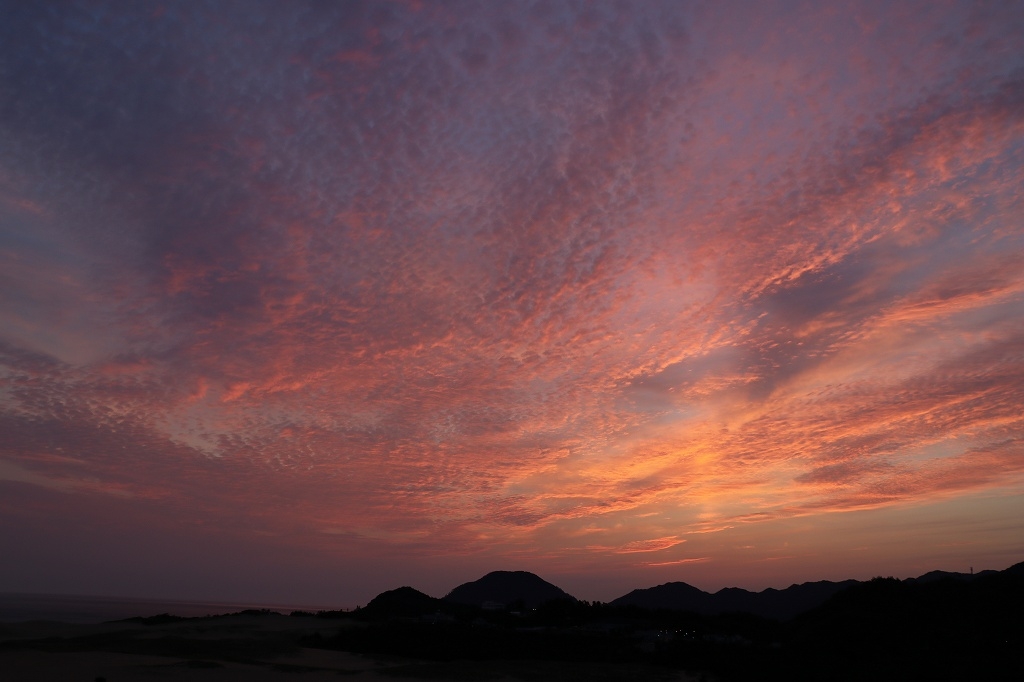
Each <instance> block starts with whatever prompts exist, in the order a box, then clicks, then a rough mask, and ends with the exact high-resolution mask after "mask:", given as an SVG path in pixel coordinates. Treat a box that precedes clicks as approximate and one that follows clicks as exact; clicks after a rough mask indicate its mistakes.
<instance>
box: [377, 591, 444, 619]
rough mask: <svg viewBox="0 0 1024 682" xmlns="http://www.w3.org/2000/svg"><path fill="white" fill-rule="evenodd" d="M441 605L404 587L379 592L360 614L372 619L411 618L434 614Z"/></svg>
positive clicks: (438, 601)
mask: <svg viewBox="0 0 1024 682" xmlns="http://www.w3.org/2000/svg"><path fill="white" fill-rule="evenodd" d="M443 605H444V604H443V602H442V601H441V600H440V599H435V598H434V597H431V596H430V595H427V594H423V593H422V592H420V591H419V590H416V589H413V588H411V587H408V586H406V587H399V588H397V589H394V590H388V591H387V592H381V593H380V594H378V595H377V596H376V597H374V598H373V599H371V600H370V603H369V604H367V605H366V607H364V608H363V609H362V613H363V615H364V616H369V617H374V618H411V617H417V616H423V615H427V614H430V613H434V612H436V611H438V610H439V608H440V607H441V606H443Z"/></svg>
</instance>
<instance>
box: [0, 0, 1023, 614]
mask: <svg viewBox="0 0 1024 682" xmlns="http://www.w3.org/2000/svg"><path fill="white" fill-rule="evenodd" d="M1022 36H1024V3H1020V2H1007V1H1005V0H999V1H996V2H990V3H989V2H931V1H929V2H922V3H913V2H877V3H858V2H849V3H839V2H833V3H823V2H778V3H773V2H683V1H682V0H670V1H666V2H660V3H659V2H654V1H646V0H644V1H638V2H571V3H570V2H470V3H459V2H428V1H424V2H414V1H409V2H383V1H380V2H367V3H355V2H344V3H329V2H309V3H305V2H297V1H288V2H283V1H282V2H262V3H261V2H252V1H249V0H245V1H244V2H242V1H240V2H210V3H200V2H168V3H165V4H162V5H160V4H157V3H155V2H138V3H133V2H128V3H122V2H117V3H105V2H81V3H45V2H22V1H20V0H10V1H4V2H0V554H2V555H3V559H2V560H0V592H3V591H6V592H18V591H23V592H51V593H81V594H108V595H126V596H154V597H155V596H160V597H179V598H197V599H198V598H216V599H235V600H261V601H262V602H274V601H280V602H293V603H311V604H322V605H345V606H351V605H355V604H365V603H366V602H367V601H368V600H369V599H370V598H371V597H373V596H374V595H375V594H377V593H378V592H380V591H382V590H385V589H391V588H394V587H398V586H399V585H411V586H413V587H416V588H417V589H420V590H422V591H424V592H427V593H428V594H432V595H433V596H441V595H443V594H444V593H445V592H447V591H448V590H450V589H451V588H452V587H454V586H455V585H457V584H459V583H461V582H465V581H467V580H472V579H475V578H478V577H480V576H481V575H483V574H484V573H486V572H487V571H490V570H497V569H505V570H529V571H533V572H535V573H537V574H539V575H541V576H542V577H544V578H545V579H547V580H549V581H551V582H554V583H556V584H557V585H559V586H560V587H562V588H563V589H565V590H567V591H568V592H570V593H572V594H574V595H576V596H577V597H580V598H585V599H600V600H609V599H612V598H614V597H617V596H620V595H621V594H623V593H624V592H627V591H628V590H630V589H632V588H635V587H649V586H651V585H656V584H659V583H664V582H668V581H672V580H683V581H686V582H688V583H690V584H693V585H695V586H697V587H700V588H702V589H707V590H717V589H719V588H721V587H725V586H729V585H735V586H740V587H746V588H748V589H763V588H765V587H769V586H772V587H785V586H787V585H789V584H791V583H793V582H802V581H807V580H819V579H836V580H838V579H844V578H859V579H865V578H870V577H872V576H874V575H894V576H896V577H908V576H912V575H918V574H920V573H924V572H925V571H928V570H932V569H944V570H956V571H967V570H969V567H971V566H973V567H974V568H975V570H979V569H982V568H994V569H1002V568H1005V567H1007V566H1009V565H1011V564H1013V563H1016V562H1018V561H1021V560H1024V409H1022V406H1024V38H1022Z"/></svg>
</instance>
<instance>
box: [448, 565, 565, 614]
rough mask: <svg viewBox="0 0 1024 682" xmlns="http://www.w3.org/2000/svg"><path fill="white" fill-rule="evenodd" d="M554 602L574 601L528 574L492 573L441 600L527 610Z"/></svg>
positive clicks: (524, 572) (465, 584) (553, 586)
mask: <svg viewBox="0 0 1024 682" xmlns="http://www.w3.org/2000/svg"><path fill="white" fill-rule="evenodd" d="M556 599H567V600H571V601H577V600H576V598H575V597H573V596H572V595H570V594H569V593H567V592H565V591H564V590H562V589H561V588H559V587H556V586H555V585H552V584H551V583H549V582H547V581H546V580H544V579H542V578H541V577H540V576H537V575H535V574H533V573H530V572H529V571H493V572H491V573H488V574H487V575H485V576H484V577H482V578H480V579H479V580H474V581H473V582H468V583H463V584H462V585H459V586H458V587H456V588H455V589H454V590H452V591H451V592H449V593H448V594H446V595H445V596H444V600H445V601H449V602H453V603H456V604H468V605H472V606H483V605H484V604H487V603H492V604H500V605H502V606H509V605H513V604H520V603H521V604H522V606H523V607H525V608H528V609H534V608H537V607H538V606H540V605H541V604H543V603H545V602H549V601H552V600H556Z"/></svg>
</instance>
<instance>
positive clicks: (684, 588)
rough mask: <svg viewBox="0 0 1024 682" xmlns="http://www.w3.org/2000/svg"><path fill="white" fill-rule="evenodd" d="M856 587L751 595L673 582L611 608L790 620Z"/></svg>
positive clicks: (824, 585) (815, 585) (793, 588)
mask: <svg viewBox="0 0 1024 682" xmlns="http://www.w3.org/2000/svg"><path fill="white" fill-rule="evenodd" d="M855 584H857V581H856V580H844V581H842V582H838V583H835V582H830V581H828V580H822V581H819V582H811V583H802V584H799V585H790V586H789V587H787V588H786V589H784V590H776V589H774V588H768V589H766V590H762V591H761V592H750V591H749V590H744V589H741V588H738V587H726V588H724V589H721V590H719V591H718V592H715V593H714V594H709V593H707V592H705V591H703V590H700V589H697V588H696V587H693V586H692V585H688V584H687V583H684V582H673V583H665V584H664V585H658V586H657V587H650V588H647V589H641V590H633V591H632V592H630V593H629V594H626V595H623V596H621V597H619V598H618V599H615V600H613V601H612V602H610V603H611V604H612V606H639V607H641V608H645V609H652V610H657V609H669V610H673V611H692V612H693V613H699V614H703V615H709V616H717V615H720V614H723V613H750V614H753V615H755V616H760V617H762V618H773V619H775V620H789V619H790V618H793V617H795V616H796V615H798V614H800V613H803V612H805V611H809V610H810V609H813V608H815V607H816V606H820V605H821V604H824V603H825V602H826V601H827V600H828V599H829V597H831V596H832V595H834V594H836V593H837V592H840V591H842V590H844V589H846V588H847V587H850V586H851V585H855Z"/></svg>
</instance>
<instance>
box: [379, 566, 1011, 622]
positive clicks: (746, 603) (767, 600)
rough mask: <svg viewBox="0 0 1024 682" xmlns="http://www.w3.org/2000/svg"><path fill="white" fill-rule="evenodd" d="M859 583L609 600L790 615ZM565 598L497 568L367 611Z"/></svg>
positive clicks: (940, 575) (532, 603)
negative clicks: (436, 592)
mask: <svg viewBox="0 0 1024 682" xmlns="http://www.w3.org/2000/svg"><path fill="white" fill-rule="evenodd" d="M1003 572H1004V573H1007V572H1008V573H1013V572H1016V573H1024V563H1020V564H1017V565H1015V566H1011V567H1010V568H1008V569H1006V571H1003ZM998 573H1000V571H982V572H980V573H976V574H974V573H952V572H946V571H931V572H930V573H926V574H924V575H922V576H920V577H918V578H909V579H907V580H904V581H902V582H903V583H905V584H907V585H912V584H918V583H920V584H923V583H929V582H935V581H942V580H954V581H966V582H969V581H973V580H979V579H982V578H985V577H987V576H992V575H996V574H998ZM860 584H861V582H860V581H857V580H843V581H841V582H831V581H828V580H822V581H818V582H808V583H801V584H799V585H796V584H794V585H791V586H789V587H787V588H785V589H782V590H777V589H773V588H768V589H766V590H762V591H761V592H750V591H748V590H744V589H740V588H737V587H727V588H724V589H721V590H719V591H718V592H715V593H709V592H705V591H703V590H700V589H698V588H696V587H693V586H692V585H688V584H687V583H684V582H670V583H665V584H663V585H658V586H656V587H649V588H646V589H636V590H633V591H632V592H630V593H628V594H625V595H623V596H621V597H618V598H617V599H614V600H612V601H611V602H609V603H608V604H607V605H608V606H612V607H638V608H641V609H646V610H654V611H656V610H670V611H687V612H691V613H696V614H701V615H709V616H716V615H722V614H728V613H747V614H751V615H754V616H758V617H760V618H769V619H773V620H779V621H786V620H790V619H792V618H795V617H796V616H798V615H800V614H801V613H805V612H807V611H810V610H812V609H815V608H817V607H819V606H821V605H822V604H824V603H825V602H827V601H828V600H829V599H830V598H831V597H833V596H834V595H836V594H838V593H840V592H842V591H844V590H848V589H850V588H852V587H855V586H857V585H860ZM562 600H567V601H571V602H578V601H579V600H577V599H576V598H575V597H573V596H572V595H570V594H569V593H568V592H566V591H565V590H562V589H561V588H559V587H557V586H555V585H552V584H551V583H549V582H547V581H546V580H544V579H542V578H541V577H539V576H537V575H535V574H533V573H530V572H528V571H494V572H492V573H488V574H487V575H485V576H484V577H482V578H480V579H479V580H475V581H472V582H468V583H463V584H462V585H459V586H458V587H456V588H455V589H453V590H452V591H451V592H449V593H448V594H447V595H445V596H444V597H443V598H442V599H435V598H434V597H430V596H428V595H426V594H424V593H422V592H419V591H418V590H415V589H413V588H411V587H400V588H398V589H396V590H389V591H387V592H384V593H382V594H379V595H377V597H375V598H374V599H373V600H372V601H371V602H370V603H369V604H368V605H367V606H366V608H365V609H363V611H365V612H366V613H365V614H364V615H377V616H384V617H389V616H393V617H401V616H422V615H426V614H431V613H436V612H440V613H451V612H453V611H452V606H454V605H459V606H466V607H476V608H480V609H483V610H486V611H502V610H504V611H523V610H528V609H536V608H537V607H539V606H541V605H544V604H546V603H548V602H553V601H562ZM457 610H458V609H456V611H457Z"/></svg>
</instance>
